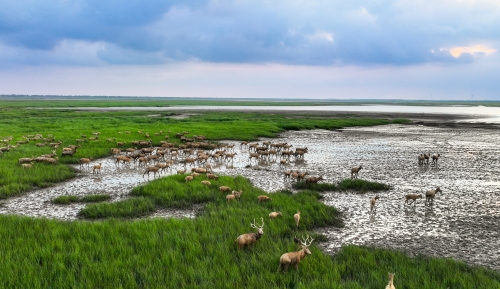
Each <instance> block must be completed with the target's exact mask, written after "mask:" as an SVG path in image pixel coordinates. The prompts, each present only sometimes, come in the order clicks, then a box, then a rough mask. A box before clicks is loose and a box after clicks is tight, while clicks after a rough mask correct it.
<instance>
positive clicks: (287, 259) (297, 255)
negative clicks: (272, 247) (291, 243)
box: [278, 235, 314, 272]
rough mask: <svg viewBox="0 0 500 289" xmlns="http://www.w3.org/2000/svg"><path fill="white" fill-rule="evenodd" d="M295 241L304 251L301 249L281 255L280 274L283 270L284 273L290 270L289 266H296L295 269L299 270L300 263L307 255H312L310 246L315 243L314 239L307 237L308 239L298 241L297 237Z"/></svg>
mask: <svg viewBox="0 0 500 289" xmlns="http://www.w3.org/2000/svg"><path fill="white" fill-rule="evenodd" d="M302 239H303V238H302ZM294 240H295V242H296V243H298V244H299V245H300V246H301V247H302V249H300V250H299V251H295V252H288V253H285V254H283V255H281V257H280V265H279V267H278V272H279V271H280V270H281V269H283V271H285V272H286V271H287V270H288V266H290V265H295V269H296V270H299V263H300V261H301V260H302V259H304V258H305V257H306V256H307V255H311V251H309V246H311V244H312V242H313V241H314V239H313V238H311V237H310V236H309V235H307V238H305V239H303V240H300V239H297V237H296V236H295V238H294Z"/></svg>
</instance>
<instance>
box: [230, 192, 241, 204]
mask: <svg viewBox="0 0 500 289" xmlns="http://www.w3.org/2000/svg"><path fill="white" fill-rule="evenodd" d="M242 193H243V192H242V191H233V192H232V193H231V194H229V195H227V196H226V200H227V201H228V202H229V201H230V200H239V199H240V197H241V194H242Z"/></svg>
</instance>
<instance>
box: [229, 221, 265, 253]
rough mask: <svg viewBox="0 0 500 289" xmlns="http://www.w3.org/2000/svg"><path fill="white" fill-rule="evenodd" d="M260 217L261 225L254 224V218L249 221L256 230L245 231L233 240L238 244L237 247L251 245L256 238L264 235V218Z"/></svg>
mask: <svg viewBox="0 0 500 289" xmlns="http://www.w3.org/2000/svg"><path fill="white" fill-rule="evenodd" d="M261 219H262V225H260V226H258V225H256V224H255V219H253V224H252V223H250V226H251V227H252V228H254V229H256V230H257V232H253V233H246V234H243V235H240V236H239V237H238V238H236V240H235V242H236V244H237V245H238V249H241V248H243V247H244V246H245V245H247V246H251V245H253V244H255V242H257V240H259V239H260V237H262V235H264V229H263V228H264V218H261Z"/></svg>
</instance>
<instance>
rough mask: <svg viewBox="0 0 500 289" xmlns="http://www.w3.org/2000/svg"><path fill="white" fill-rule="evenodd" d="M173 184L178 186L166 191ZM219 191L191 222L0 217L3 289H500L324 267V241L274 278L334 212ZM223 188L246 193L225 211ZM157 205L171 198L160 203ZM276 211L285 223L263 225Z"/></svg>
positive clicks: (308, 194)
mask: <svg viewBox="0 0 500 289" xmlns="http://www.w3.org/2000/svg"><path fill="white" fill-rule="evenodd" d="M176 182H177V183H179V184H181V183H182V186H179V187H178V188H177V189H178V190H174V191H171V190H170V189H172V188H174V187H175V183H176ZM219 182H220V183H217V184H214V186H213V187H209V188H207V190H206V191H204V192H203V193H204V194H207V195H209V196H211V197H210V198H212V201H210V202H209V203H207V204H206V205H205V209H204V210H203V211H202V212H201V213H200V214H199V215H198V216H197V217H196V218H195V219H188V218H185V219H149V220H131V219H126V220H124V221H122V220H118V219H108V220H104V221H101V222H60V221H52V220H46V219H32V218H24V217H14V216H0V238H1V239H2V242H1V243H0V250H1V252H2V256H3V257H2V258H0V268H2V270H1V272H2V278H3V279H2V280H3V282H2V283H1V284H2V285H1V286H0V287H3V288H384V287H383V286H385V285H386V284H387V272H395V273H396V277H395V285H396V288H447V287H450V288H499V286H500V273H498V272H493V271H490V270H486V269H483V268H475V267H470V266H466V265H464V264H463V263H461V262H456V261H453V260H447V259H433V258H422V257H419V258H409V257H408V256H406V255H405V254H403V253H399V252H392V251H388V250H378V249H373V248H364V247H357V246H346V247H344V248H342V249H341V250H340V252H339V253H338V254H337V255H335V256H333V257H331V256H328V255H325V254H323V253H322V251H321V250H320V249H319V248H318V247H317V246H316V245H317V243H318V242H319V241H321V240H322V239H323V240H324V237H323V238H320V237H316V238H317V241H315V242H314V243H313V245H312V246H311V247H310V249H311V251H312V255H310V256H308V257H307V258H305V259H304V260H302V262H301V263H300V265H299V268H300V269H299V270H298V271H296V270H295V269H294V268H290V269H289V272H287V273H282V272H281V273H278V272H276V271H277V268H278V264H279V257H280V256H281V254H283V253H285V252H289V251H294V250H298V249H299V248H298V247H297V245H296V244H295V243H294V242H293V236H295V235H297V236H303V235H304V234H306V233H309V234H311V235H314V234H313V233H312V232H311V231H310V230H311V229H313V228H315V227H317V226H324V225H332V224H337V222H338V219H337V212H336V210H335V209H334V208H331V207H327V206H325V205H323V204H322V203H320V202H318V198H319V197H320V195H319V194H318V193H317V192H312V191H303V192H299V193H297V194H289V193H286V192H283V193H275V194H274V195H273V200H272V201H271V202H268V203H258V202H257V200H256V196H257V195H258V194H261V193H262V191H261V190H260V189H258V188H254V187H252V186H251V185H250V183H249V181H248V180H247V179H245V178H242V177H236V178H230V177H221V178H220V179H219ZM221 183H224V184H227V185H231V186H234V189H238V190H240V189H241V190H243V191H244V193H243V195H242V199H241V200H240V201H239V202H238V201H235V202H227V201H225V197H224V194H221V193H218V191H217V186H218V185H220V184H221ZM190 187H193V188H196V187H197V185H196V184H195V182H192V183H189V184H185V183H183V182H182V179H181V178H179V177H177V176H170V177H167V178H164V179H160V180H156V181H154V182H152V183H150V184H147V185H145V186H143V187H141V189H137V190H136V191H135V192H134V194H136V195H141V196H140V197H137V199H142V200H146V199H149V200H152V204H154V206H161V207H171V206H173V207H176V206H177V205H175V203H176V202H177V201H179V200H184V201H185V202H186V203H188V204H193V203H196V202H198V201H199V197H197V196H196V195H197V194H198V193H197V192H196V190H193V189H191V188H190ZM159 189H160V190H161V192H157V191H158V190H159ZM200 194H201V193H200ZM162 195H175V196H174V197H173V198H170V201H167V200H165V198H164V197H163V196H162ZM190 195H192V196H193V198H190ZM133 200H134V199H133ZM153 200H154V201H153ZM126 203H127V202H120V203H118V204H120V205H117V206H122V207H127V206H128V205H127V204H126ZM172 204H173V205H172ZM92 206H95V205H90V206H89V207H92ZM277 209H279V210H281V211H282V212H283V217H282V218H278V219H273V220H270V219H268V218H267V214H268V213H269V212H270V211H271V210H277ZM297 209H300V210H301V215H302V219H301V226H300V227H299V229H298V230H296V229H295V224H294V221H293V214H294V213H295V211H296V210H297ZM260 218H264V222H265V225H264V235H263V237H262V238H261V239H260V240H259V241H257V243H256V245H255V246H254V247H252V248H245V249H242V250H238V249H237V246H236V244H235V242H234V241H235V239H236V237H238V236H239V235H240V234H242V233H246V232H252V231H254V229H252V228H251V227H250V222H252V221H253V220H254V219H257V220H259V219H260ZM302 226H303V227H302Z"/></svg>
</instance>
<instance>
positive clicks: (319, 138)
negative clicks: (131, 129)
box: [0, 110, 500, 270]
mask: <svg viewBox="0 0 500 289" xmlns="http://www.w3.org/2000/svg"><path fill="white" fill-rule="evenodd" d="M187 113H194V111H192V110H189V111H188V112H187ZM266 113H270V112H266ZM276 113H288V112H283V111H277V112H276ZM299 113H300V114H303V115H305V116H308V115H310V114H311V115H313V114H314V115H318V112H317V111H315V112H304V113H302V112H299ZM324 113H327V114H328V115H332V112H330V111H329V112H324ZM294 114H297V112H295V113H294ZM337 115H338V116H345V115H349V116H352V115H353V114H352V113H349V114H346V113H338V114H337ZM354 115H356V116H359V117H361V116H364V117H372V116H373V114H371V113H363V114H358V113H356V114H354ZM376 115H377V116H378V117H383V118H394V117H395V116H394V114H392V115H390V116H389V115H385V114H376ZM397 117H398V118H399V117H400V118H408V119H410V120H411V124H404V125H399V124H393V125H384V126H377V127H356V128H346V129H342V130H336V131H327V130H311V131H287V132H284V133H282V134H280V136H279V137H278V138H274V139H264V138H263V139H261V140H260V142H262V141H266V140H269V141H272V142H284V141H286V142H288V143H290V144H293V145H294V147H298V146H306V147H308V149H309V152H308V153H307V154H306V155H305V158H304V160H302V161H300V160H297V161H290V162H289V163H288V164H287V165H286V167H285V168H282V167H280V165H279V160H278V161H276V160H274V161H273V160H271V161H265V162H263V161H262V162H252V163H249V160H248V150H247V149H245V148H243V149H240V148H239V142H231V141H226V142H225V143H228V144H236V146H235V151H236V152H237V153H238V154H237V155H236V157H235V159H234V161H233V162H232V163H225V162H216V163H213V166H214V170H215V172H216V173H217V174H224V175H232V176H236V175H242V176H244V177H247V178H248V179H250V180H251V181H252V183H253V184H254V185H255V186H257V187H259V188H262V189H264V190H266V191H269V192H273V191H277V190H280V189H283V188H288V189H290V188H291V184H290V182H289V181H286V180H284V178H283V172H284V171H285V170H291V169H293V170H299V171H307V172H308V173H309V175H323V176H324V177H325V179H326V180H325V181H326V182H329V183H333V182H337V181H340V180H342V179H345V178H348V177H349V176H350V173H349V170H350V168H351V167H353V166H357V165H359V164H362V165H363V170H361V172H360V178H362V179H366V180H369V181H378V182H383V183H387V184H389V185H391V187H392V189H391V190H390V191H388V192H383V193H380V194H379V195H380V200H379V202H378V204H377V211H376V213H375V214H372V215H371V214H369V199H370V198H371V197H373V196H374V194H373V193H367V194H364V195H360V194H356V193H353V192H347V193H328V192H327V193H325V194H324V200H323V202H324V203H325V204H327V205H331V206H335V207H336V208H338V209H339V210H340V211H341V212H342V215H343V219H344V222H345V224H346V225H345V227H344V228H322V229H320V230H318V232H320V233H323V234H325V235H326V236H327V237H328V241H327V242H324V243H321V244H319V245H320V246H321V248H322V249H323V250H324V251H325V252H327V253H330V254H334V253H335V252H336V251H337V250H338V249H339V248H341V247H342V246H343V245H346V244H356V245H366V246H373V247H377V248H388V249H394V250H400V251H404V252H407V253H408V254H410V255H412V256H416V255H425V256H434V257H449V258H454V259H457V260H462V261H464V262H466V263H468V264H471V265H481V266H485V267H487V268H490V269H494V270H500V253H499V252H498V247H499V246H500V222H499V221H500V154H499V152H500V149H499V148H498V147H499V146H498V144H499V143H500V134H499V133H498V132H499V131H498V130H497V128H498V127H496V125H495V124H487V123H479V124H478V123H462V122H461V120H463V119H469V118H470V116H451V115H427V114H426V115H423V116H422V115H410V114H398V115H397ZM427 152H428V153H440V154H441V155H442V157H441V159H440V160H439V162H438V165H434V166H433V165H422V166H421V165H418V164H417V156H418V155H419V154H420V153H427ZM94 162H95V161H94ZM98 162H102V163H103V173H102V174H101V175H93V174H91V172H90V171H88V170H82V171H81V173H80V174H79V175H78V176H77V177H76V178H74V179H72V180H70V181H68V182H65V183H63V184H58V185H56V186H54V187H51V188H46V189H41V190H35V191H31V192H28V193H26V194H24V195H22V196H18V197H14V198H10V199H7V200H5V201H4V203H3V206H1V207H0V213H2V214H17V215H25V216H32V217H45V218H51V219H60V220H67V221H71V220H77V219H78V218H77V213H78V211H79V210H80V209H81V208H83V207H84V206H85V204H80V203H77V204H72V205H65V206H62V205H54V204H52V203H51V202H50V200H51V199H53V198H55V197H57V196H60V195H66V194H71V195H77V196H84V195H89V194H96V193H106V194H110V195H111V197H112V201H113V202H116V201H119V200H123V199H124V198H127V197H128V193H129V191H130V190H131V189H132V188H133V187H136V186H138V185H141V184H144V183H146V182H147V181H148V180H147V178H143V177H142V173H143V169H142V168H138V167H133V166H132V167H120V166H115V165H114V159H113V158H106V159H101V160H98ZM74 167H75V168H78V166H74ZM182 167H183V165H182V164H180V163H177V164H176V165H175V166H174V168H173V170H172V171H170V172H169V174H173V173H175V169H177V168H182ZM436 186H439V187H441V189H442V190H443V193H442V194H438V195H437V196H436V200H435V202H434V204H433V205H432V206H425V205H424V200H418V201H417V204H416V206H415V207H409V206H405V205H404V195H405V194H407V193H425V191H426V190H429V189H433V188H435V187H436ZM199 209H200V208H199V207H193V208H191V209H190V210H186V211H169V210H161V211H158V212H156V213H155V214H153V215H152V216H149V217H155V218H158V217H160V218H169V217H180V218H183V217H187V218H192V217H195V215H196V212H197V211H198V210H199ZM303 217H307V216H303Z"/></svg>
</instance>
